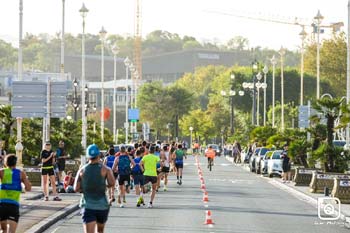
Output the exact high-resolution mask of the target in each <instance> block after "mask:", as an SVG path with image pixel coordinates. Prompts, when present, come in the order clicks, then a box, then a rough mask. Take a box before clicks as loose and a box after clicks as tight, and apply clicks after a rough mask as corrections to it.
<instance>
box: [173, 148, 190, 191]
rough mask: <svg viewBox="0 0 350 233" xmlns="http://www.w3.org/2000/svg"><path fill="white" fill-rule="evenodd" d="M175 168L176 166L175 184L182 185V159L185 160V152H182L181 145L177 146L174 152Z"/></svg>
mask: <svg viewBox="0 0 350 233" xmlns="http://www.w3.org/2000/svg"><path fill="white" fill-rule="evenodd" d="M175 156H176V158H175V166H176V170H177V172H176V178H177V184H178V185H182V171H183V167H184V157H185V158H186V159H187V157H186V154H185V152H184V151H183V150H182V145H181V144H179V145H178V147H177V150H176V151H175Z"/></svg>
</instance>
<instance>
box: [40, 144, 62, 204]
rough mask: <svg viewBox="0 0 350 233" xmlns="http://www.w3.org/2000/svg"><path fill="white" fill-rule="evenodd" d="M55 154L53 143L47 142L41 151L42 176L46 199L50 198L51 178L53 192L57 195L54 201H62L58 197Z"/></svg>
mask: <svg viewBox="0 0 350 233" xmlns="http://www.w3.org/2000/svg"><path fill="white" fill-rule="evenodd" d="M55 156H56V153H55V152H53V151H52V150H51V143H50V142H46V143H45V146H44V149H43V150H42V151H41V162H42V167H41V177H42V182H43V185H42V186H43V192H44V200H45V201H48V200H49V179H50V183H51V187H52V194H53V195H54V196H55V197H54V198H53V201H61V198H59V197H58V194H57V190H56V180H55V172H54V166H53V165H54V163H55Z"/></svg>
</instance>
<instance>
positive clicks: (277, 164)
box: [267, 150, 282, 177]
mask: <svg viewBox="0 0 350 233" xmlns="http://www.w3.org/2000/svg"><path fill="white" fill-rule="evenodd" d="M281 153H282V150H275V151H274V152H273V153H272V155H271V157H270V158H269V159H268V161H267V174H268V175H269V177H273V176H274V175H279V176H281V175H282V159H281Z"/></svg>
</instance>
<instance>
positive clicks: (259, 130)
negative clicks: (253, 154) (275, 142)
mask: <svg viewBox="0 0 350 233" xmlns="http://www.w3.org/2000/svg"><path fill="white" fill-rule="evenodd" d="M276 132H277V130H276V129H275V128H272V127H270V126H260V127H256V128H255V129H253V131H252V132H251V133H250V138H251V139H252V140H253V141H256V142H257V143H258V145H261V146H266V144H267V140H268V138H270V137H271V136H273V135H275V134H276Z"/></svg>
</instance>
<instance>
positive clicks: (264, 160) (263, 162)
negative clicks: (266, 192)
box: [260, 151, 273, 174]
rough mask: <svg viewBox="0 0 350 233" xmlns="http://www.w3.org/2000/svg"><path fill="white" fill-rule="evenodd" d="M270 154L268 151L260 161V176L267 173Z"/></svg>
mask: <svg viewBox="0 0 350 233" xmlns="http://www.w3.org/2000/svg"><path fill="white" fill-rule="evenodd" d="M272 154H273V151H268V152H266V154H265V155H264V156H263V157H262V159H261V160H260V171H261V174H266V173H267V163H268V160H269V159H270V158H271V156H272Z"/></svg>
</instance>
